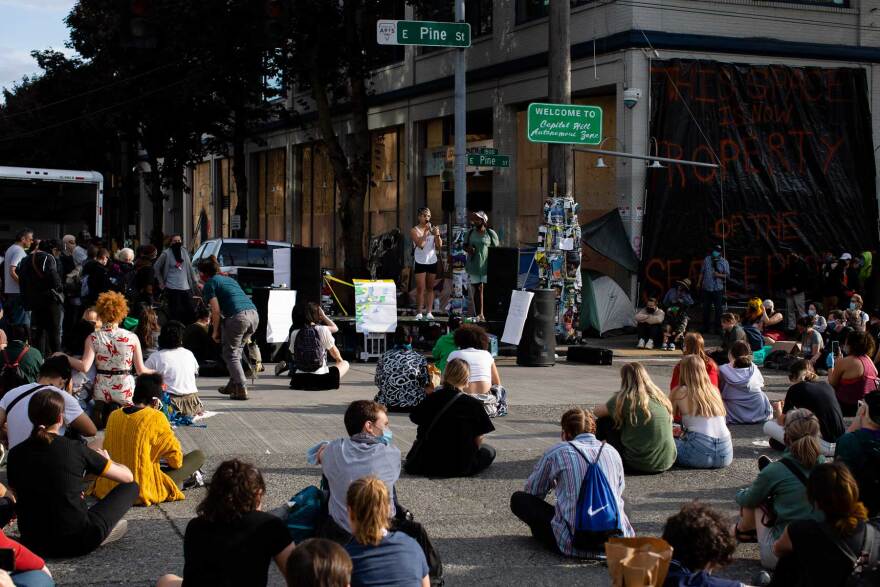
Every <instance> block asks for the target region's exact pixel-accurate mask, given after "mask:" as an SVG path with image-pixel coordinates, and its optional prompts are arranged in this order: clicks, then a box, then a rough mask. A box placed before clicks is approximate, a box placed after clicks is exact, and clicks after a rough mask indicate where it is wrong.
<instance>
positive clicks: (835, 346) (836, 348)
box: [831, 340, 840, 356]
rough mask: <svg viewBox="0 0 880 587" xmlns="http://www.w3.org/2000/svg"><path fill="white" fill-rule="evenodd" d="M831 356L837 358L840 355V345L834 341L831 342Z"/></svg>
mask: <svg viewBox="0 0 880 587" xmlns="http://www.w3.org/2000/svg"><path fill="white" fill-rule="evenodd" d="M831 354H833V355H834V356H837V355H839V354H840V343H839V342H837V341H836V340H832V341H831Z"/></svg>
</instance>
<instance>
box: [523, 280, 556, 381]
mask: <svg viewBox="0 0 880 587" xmlns="http://www.w3.org/2000/svg"><path fill="white" fill-rule="evenodd" d="M534 294H535V297H533V298H532V304H531V305H530V306H529V314H528V317H527V318H526V323H525V326H524V327H523V332H522V338H520V340H519V346H518V347H517V349H516V364H517V365H520V366H522V367H552V366H553V365H554V364H555V363H556V291H555V290H552V289H536V290H534Z"/></svg>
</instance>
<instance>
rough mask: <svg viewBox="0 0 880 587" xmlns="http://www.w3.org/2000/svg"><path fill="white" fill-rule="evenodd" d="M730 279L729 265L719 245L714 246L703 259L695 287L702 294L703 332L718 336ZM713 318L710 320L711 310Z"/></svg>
mask: <svg viewBox="0 0 880 587" xmlns="http://www.w3.org/2000/svg"><path fill="white" fill-rule="evenodd" d="M729 277H730V264H729V263H728V262H727V259H725V258H724V257H723V256H722V255H721V245H715V246H714V247H713V248H712V251H711V253H709V254H708V255H706V258H705V259H703V266H702V268H701V269H700V278H699V281H698V283H697V286H698V287H699V288H700V289H701V290H702V292H703V330H705V331H707V332H708V331H710V330H711V331H712V333H713V334H718V323H719V322H720V320H721V312H722V311H723V307H724V292H725V289H726V287H727V279H728V278H729ZM713 308H714V309H715V317H714V320H713V319H712V309H713Z"/></svg>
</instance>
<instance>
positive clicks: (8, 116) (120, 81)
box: [0, 60, 183, 120]
mask: <svg viewBox="0 0 880 587" xmlns="http://www.w3.org/2000/svg"><path fill="white" fill-rule="evenodd" d="M180 63H183V60H181V61H173V62H171V63H165V64H163V65H160V66H158V67H154V68H153V69H150V70H147V71H142V72H140V73H138V74H135V75H132V76H129V77H126V78H120V79H116V80H113V81H112V82H109V83H106V84H104V85H101V86H97V87H94V88H90V89H88V90H86V91H84V92H80V93H79V94H73V95H72V96H67V97H66V98H61V99H60V100H55V101H54V102H48V103H46V104H40V105H39V106H34V107H33V108H28V109H27V110H20V111H18V112H13V113H12V114H2V115H0V118H2V119H7V120H8V119H11V118H16V117H18V116H24V115H25V114H31V113H33V112H38V111H40V110H45V109H46V108H51V107H52V106H57V105H58V104H64V103H65V102H70V101H71V100H76V99H77V98H82V97H83V96H89V95H91V94H95V93H97V92H100V91H103V90H106V89H108V88H112V87H114V86H117V85H119V84H123V83H126V82H130V81H132V80H136V79H139V78H142V77H144V76H146V75H150V74H152V73H156V72H157V71H161V70H163V69H167V68H169V67H172V66H174V65H178V64H180ZM37 79H39V78H37Z"/></svg>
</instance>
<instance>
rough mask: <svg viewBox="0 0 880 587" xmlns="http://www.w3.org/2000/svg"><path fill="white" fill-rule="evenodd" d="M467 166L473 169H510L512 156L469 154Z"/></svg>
mask: <svg viewBox="0 0 880 587" xmlns="http://www.w3.org/2000/svg"><path fill="white" fill-rule="evenodd" d="M467 164H468V165H470V166H471V167H510V156H509V155H486V154H483V153H468V156H467Z"/></svg>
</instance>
